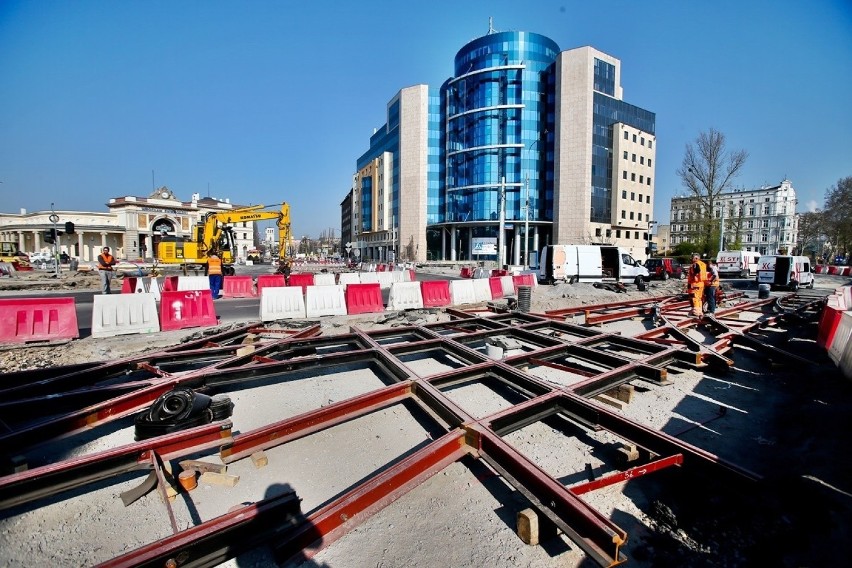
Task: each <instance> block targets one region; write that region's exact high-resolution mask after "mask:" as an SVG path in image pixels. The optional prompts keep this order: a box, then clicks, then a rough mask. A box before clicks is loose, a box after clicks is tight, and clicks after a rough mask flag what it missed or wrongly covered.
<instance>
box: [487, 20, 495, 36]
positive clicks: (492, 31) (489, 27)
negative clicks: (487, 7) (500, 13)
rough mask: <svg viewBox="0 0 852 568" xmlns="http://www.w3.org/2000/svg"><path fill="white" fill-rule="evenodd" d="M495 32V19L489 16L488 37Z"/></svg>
mask: <svg viewBox="0 0 852 568" xmlns="http://www.w3.org/2000/svg"><path fill="white" fill-rule="evenodd" d="M495 31H496V30H495V29H494V18H493V17H491V16H488V34H487V35H491V34H493V33H494V32H495Z"/></svg>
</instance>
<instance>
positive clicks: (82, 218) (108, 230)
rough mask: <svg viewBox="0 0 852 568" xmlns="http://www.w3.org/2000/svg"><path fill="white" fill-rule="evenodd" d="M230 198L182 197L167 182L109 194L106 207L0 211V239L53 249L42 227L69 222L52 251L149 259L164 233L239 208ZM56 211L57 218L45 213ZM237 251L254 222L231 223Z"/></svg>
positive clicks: (90, 257)
mask: <svg viewBox="0 0 852 568" xmlns="http://www.w3.org/2000/svg"><path fill="white" fill-rule="evenodd" d="M240 207H242V206H238V205H233V204H231V203H230V200H228V199H226V200H224V201H220V200H217V199H213V198H210V197H204V198H202V197H201V196H200V195H199V194H198V193H195V194H193V195H192V199H191V200H190V201H181V200H180V199H178V198H177V197H176V196H175V194H174V193H173V192H172V191H171V190H170V189H169V188H167V187H161V188H160V189H157V190H156V191H154V192H153V193H151V195H149V196H148V197H136V196H132V195H128V196H125V197H116V198H111V199H110V200H109V203H107V208H108V209H109V211H108V212H106V213H98V212H91V211H70V210H66V211H36V212H33V213H27V212H26V211H25V210H22V211H21V212H20V213H17V214H14V213H0V241H5V242H15V243H17V244H18V248H19V249H20V250H22V251H23V252H27V253H32V252H42V251H52V247H53V245H52V244H49V243H45V242H44V233H45V231H49V230H50V229H53V228H54V226H55V228H56V229H57V231H60V232H64V230H65V223H67V222H69V221H70V222H71V223H74V234H70V235H69V234H62V235H59V236H58V238H57V243H56V244H57V252H59V253H62V252H64V253H67V254H68V255H69V256H72V257H74V258H78V259H79V260H81V261H85V262H92V261H94V260H96V259H97V256H98V254H99V252H100V250H101V248H103V247H104V246H108V247H110V248H111V249H112V250H113V253H114V255H115V256H116V257H117V258H121V259H129V260H136V259H143V260H148V261H150V260H153V259H154V258H156V255H157V246H158V245H159V242H160V239H161V238H162V237H164V236H166V235H168V236H176V237H186V238H189V237H190V236H191V232H192V227H194V226H195V225H196V224H197V223H199V222H201V220H202V219H203V218H204V215H205V214H206V213H209V212H216V211H227V210H229V209H238V208H240ZM54 213H55V214H56V216H57V217H58V220H57V222H56V224H55V225H54V223H53V222H52V221H51V219H50V216H51V215H52V214H54ZM234 232H235V235H236V242H237V248H238V251H237V256H238V257H241V258H245V252H246V251H247V250H249V249H251V248H253V242H254V224H253V223H252V222H241V223H239V225H238V226H237V227H235V231H234Z"/></svg>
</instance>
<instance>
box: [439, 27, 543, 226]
mask: <svg viewBox="0 0 852 568" xmlns="http://www.w3.org/2000/svg"><path fill="white" fill-rule="evenodd" d="M558 54H559V46H558V45H556V43H555V42H553V41H552V40H550V39H549V38H546V37H544V36H542V35H539V34H534V33H528V32H498V33H492V34H489V35H486V36H483V37H480V38H477V39H475V40H473V41H471V42H470V43H468V44H467V45H465V46H464V47H463V48H462V49H461V50H459V52H458V53H457V54H456V58H455V77H453V78H452V79H450V80H448V81H447V82H446V83H444V85H443V87H442V89H441V103H442V106H443V114H444V117H445V120H444V124H445V130H444V145H445V164H446V166H445V172H444V173H445V185H444V190H445V191H444V203H443V208H442V209H443V210H442V211H441V213H442V215H441V216H442V217H443V218H442V219H441V221H442V222H448V223H475V222H489V224H488V225H487V226H486V227H483V229H484V230H483V231H478V233H480V234H477V235H476V236H490V235H489V234H488V233H490V232H494V231H495V230H496V226H495V225H493V224H491V223H490V222H493V221H496V220H497V219H498V217H499V210H498V206H499V196H500V188H501V185H503V184H504V183H505V192H506V193H505V195H506V219H507V220H509V221H511V220H523V219H524V218H525V211H524V209H523V205H524V197H525V195H526V187H527V185H528V186H529V207H530V209H529V219H530V221H537V220H552V214H551V217H550V218H549V219H548V216H547V212H548V211H551V212H552V209H553V204H552V195H553V191H552V179H550V180H549V181H548V176H547V175H545V174H544V172H547V171H552V169H553V168H552V163H551V164H548V163H547V160H548V156H552V146H553V143H552V135H553V134H552V133H553V131H554V127H553V122H554V112H553V89H552V88H550V87H549V86H551V85H552V84H553V73H554V63H555V61H556V57H557V55H558ZM551 159H552V158H551ZM504 180H505V182H504ZM548 183H550V186H551V187H549V188H548ZM548 199H550V203H548ZM488 227H490V230H489V229H488Z"/></svg>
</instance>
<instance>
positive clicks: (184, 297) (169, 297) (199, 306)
mask: <svg viewBox="0 0 852 568" xmlns="http://www.w3.org/2000/svg"><path fill="white" fill-rule="evenodd" d="M217 323H218V319H217V318H216V310H215V308H214V307H213V296H212V294H211V292H210V290H181V291H177V292H163V293H162V298H161V300H160V329H162V330H163V331H172V330H175V329H184V328H187V327H208V326H211V325H216V324H217Z"/></svg>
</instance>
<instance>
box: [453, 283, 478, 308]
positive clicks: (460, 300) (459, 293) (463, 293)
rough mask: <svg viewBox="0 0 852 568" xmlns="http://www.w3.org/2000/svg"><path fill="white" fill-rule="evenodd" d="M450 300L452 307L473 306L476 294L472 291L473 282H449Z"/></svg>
mask: <svg viewBox="0 0 852 568" xmlns="http://www.w3.org/2000/svg"><path fill="white" fill-rule="evenodd" d="M450 298H451V299H452V302H453V305H454V306H461V305H462V304H475V303H476V292H474V290H473V280H450Z"/></svg>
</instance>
